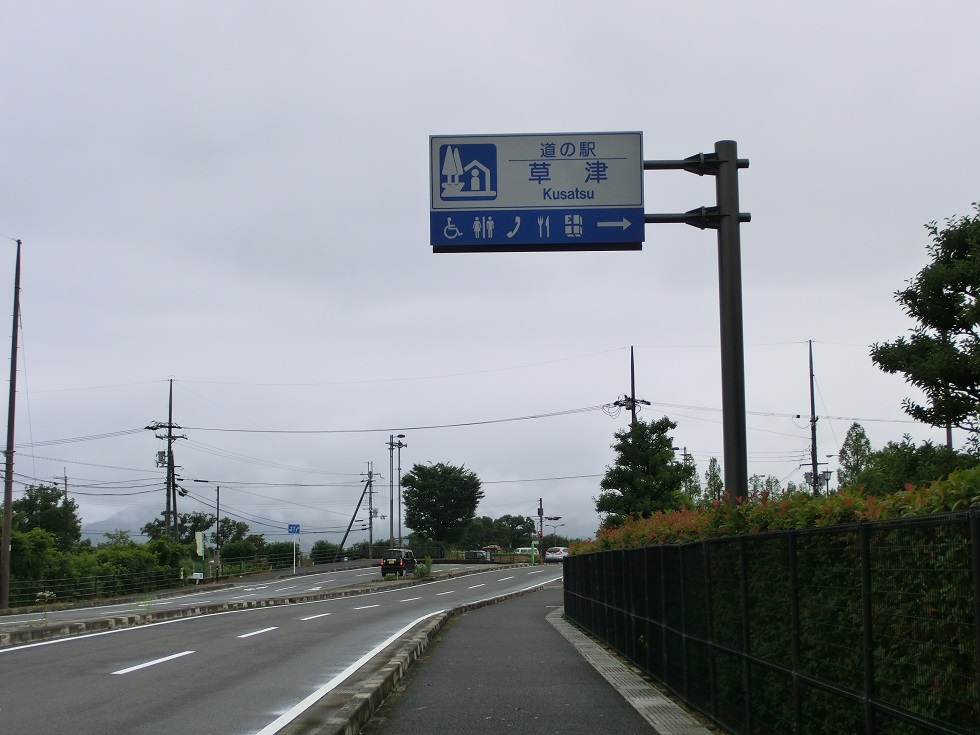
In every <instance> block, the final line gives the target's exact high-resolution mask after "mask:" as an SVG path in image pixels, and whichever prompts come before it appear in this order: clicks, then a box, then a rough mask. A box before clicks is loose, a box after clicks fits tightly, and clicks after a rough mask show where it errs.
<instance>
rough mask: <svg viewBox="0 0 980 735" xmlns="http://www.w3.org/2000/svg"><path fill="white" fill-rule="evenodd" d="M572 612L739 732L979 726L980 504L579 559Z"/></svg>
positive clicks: (571, 574) (948, 731)
mask: <svg viewBox="0 0 980 735" xmlns="http://www.w3.org/2000/svg"><path fill="white" fill-rule="evenodd" d="M564 598H565V615H566V616H567V617H568V618H569V619H571V620H572V621H573V622H575V623H576V624H578V625H579V626H581V627H582V628H583V629H585V630H586V631H588V632H589V633H591V634H592V635H594V636H595V637H597V638H599V639H600V640H602V641H604V642H605V643H606V644H607V645H609V646H610V647H611V648H613V649H615V650H616V651H618V652H619V653H620V654H622V655H623V656H625V657H626V658H627V659H628V660H630V661H631V662H633V663H634V664H635V665H637V666H638V667H639V668H641V669H642V670H643V671H645V672H646V673H647V674H649V675H650V676H651V677H653V678H654V679H656V680H658V681H660V682H662V683H663V684H665V685H666V686H667V687H668V688H670V689H671V690H672V691H673V692H675V693H676V694H677V695H678V696H679V697H681V698H682V699H684V700H685V701H686V702H687V703H688V704H690V705H691V706H692V707H694V708H695V709H697V710H699V711H701V712H702V713H704V714H705V715H707V716H709V717H711V718H712V719H713V720H715V721H716V722H717V723H719V724H720V725H722V726H723V727H725V728H726V729H728V730H729V731H731V732H732V733H735V734H736V735H756V734H760V733H761V734H765V735H769V734H772V735H777V734H779V735H783V734H785V733H796V734H798V735H802V733H807V734H810V733H819V734H823V733H828V734H830V733H834V734H837V733H840V734H841V735H854V734H855V733H866V734H867V735H875V734H876V733H890V734H891V733H897V734H899V735H903V734H904V733H919V734H925V733H942V734H944V735H976V734H977V733H978V732H980V729H978V723H980V682H978V680H980V507H977V506H974V507H973V508H972V509H971V510H969V511H965V512H960V513H954V514H947V515H942V516H926V517H920V518H910V519H902V520H896V521H877V522H871V523H867V522H866V523H860V524H856V525H849V526H835V527H828V528H819V529H806V530H798V531H787V532H778V533H766V534H754V535H745V536H738V537H730V538H724V539H711V540H706V541H701V542H696V543H690V544H684V545H675V546H655V547H648V548H642V549H624V550H618V551H603V552H598V553H593V554H583V555H578V556H573V557H569V558H568V559H566V560H565V594H564Z"/></svg>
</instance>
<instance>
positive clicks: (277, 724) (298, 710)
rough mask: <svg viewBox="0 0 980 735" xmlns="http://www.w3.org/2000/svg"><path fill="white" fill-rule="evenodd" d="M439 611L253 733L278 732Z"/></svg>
mask: <svg viewBox="0 0 980 735" xmlns="http://www.w3.org/2000/svg"><path fill="white" fill-rule="evenodd" d="M441 612H443V611H442V610H436V611H435V612H431V613H429V614H428V615H423V616H422V617H420V618H418V619H416V620H413V621H412V622H411V623H409V624H408V625H406V626H405V627H404V628H402V629H401V630H399V631H398V632H397V633H395V634H394V635H392V636H390V637H389V638H387V639H385V640H383V641H382V642H381V643H379V644H378V645H377V646H375V647H374V648H372V649H371V650H370V651H368V652H367V653H365V654H364V655H363V656H361V657H360V658H359V659H357V661H355V662H354V663H352V664H351V665H350V666H348V667H347V668H346V669H344V670H343V671H341V672H340V673H339V674H337V675H336V676H335V677H334V678H333V679H331V680H330V681H328V682H327V683H326V684H324V685H323V686H322V687H320V688H319V689H317V690H316V691H315V692H313V693H312V694H311V695H310V696H308V697H307V698H306V699H304V700H303V701H302V702H300V703H299V704H297V705H296V706H295V707H293V708H292V709H291V710H289V711H287V712H285V713H284V714H282V715H280V716H279V717H278V718H276V720H275V721H273V722H272V723H270V724H268V725H266V726H265V727H263V728H262V729H261V730H259V731H258V732H257V733H256V734H255V735H274V734H275V733H277V732H279V731H280V730H282V729H283V728H284V727H285V726H286V725H288V724H289V723H290V722H292V721H293V720H295V719H296V718H297V717H299V716H300V715H301V714H303V713H304V712H306V710H308V709H309V708H310V707H312V706H313V705H314V704H316V703H317V702H319V701H320V700H321V699H322V698H323V697H324V696H326V695H327V694H329V693H330V692H331V691H333V690H334V689H336V688H337V687H338V686H339V685H340V684H341V683H342V682H343V681H344V680H345V679H346V678H347V677H348V676H350V675H351V674H353V673H354V672H355V671H357V670H358V669H359V668H361V667H362V666H363V665H364V664H366V663H367V662H368V661H370V660H371V659H372V658H374V657H375V656H377V655H378V654H379V653H380V652H381V651H383V650H384V649H386V648H387V647H388V646H390V645H391V644H392V643H394V642H395V641H396V640H398V638H400V637H401V636H403V635H404V634H405V633H407V632H408V631H410V630H411V629H412V628H414V627H415V626H416V625H418V624H419V623H421V622H422V621H423V620H427V619H428V618H431V617H432V616H433V615H438V614H440V613H441Z"/></svg>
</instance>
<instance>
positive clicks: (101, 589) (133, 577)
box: [10, 569, 182, 607]
mask: <svg viewBox="0 0 980 735" xmlns="http://www.w3.org/2000/svg"><path fill="white" fill-rule="evenodd" d="M180 584H182V581H181V579H180V570H178V569H167V570H163V571H155V572H138V573H120V574H97V575H91V576H80V577H73V578H71V579H45V580H26V581H18V580H12V581H11V583H10V605H11V607H22V606H25V605H46V604H52V603H58V602H78V601H80V600H96V599H101V598H106V597H115V596H119V595H136V594H143V593H149V592H157V591H159V590H165V589H171V588H174V587H178V586H179V585H180Z"/></svg>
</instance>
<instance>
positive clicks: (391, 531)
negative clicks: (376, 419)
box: [388, 434, 408, 546]
mask: <svg viewBox="0 0 980 735" xmlns="http://www.w3.org/2000/svg"><path fill="white" fill-rule="evenodd" d="M404 438H405V435H404V434H398V439H399V441H398V444H397V445H396V444H395V435H394V434H389V435H388V539H389V543H391V544H394V543H395V447H396V446H398V448H399V449H398V466H399V472H401V456H402V455H401V447H402V446H406V447H407V446H408V445H407V444H404V445H403V444H402V443H401V440H402V439H404ZM401 486H402V480H401V478H400V477H399V478H398V492H399V498H398V513H399V519H398V527H399V529H400V528H401V517H400V515H401V507H402V503H401V497H400V494H401ZM399 546H400V544H399Z"/></svg>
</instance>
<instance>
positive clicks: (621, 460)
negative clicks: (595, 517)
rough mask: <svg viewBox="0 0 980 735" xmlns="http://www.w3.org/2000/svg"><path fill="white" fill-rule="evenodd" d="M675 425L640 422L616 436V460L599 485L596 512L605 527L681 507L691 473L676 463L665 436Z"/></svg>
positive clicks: (665, 421) (672, 444) (670, 442)
mask: <svg viewBox="0 0 980 735" xmlns="http://www.w3.org/2000/svg"><path fill="white" fill-rule="evenodd" d="M674 428H677V424H675V423H674V422H673V421H671V420H670V419H669V418H667V417H666V416H665V417H663V418H662V419H660V420H659V421H643V420H639V421H637V422H636V423H634V424H631V425H630V427H629V428H628V429H624V430H622V431H619V432H617V433H616V435H615V436H616V443H615V444H613V445H612V446H613V449H615V450H616V460H615V462H614V463H613V465H612V466H611V467H607V468H606V474H605V476H604V477H603V478H602V481H601V482H600V483H599V486H600V487H601V488H602V492H601V493H600V494H599V497H598V499H597V500H596V510H597V511H598V512H599V513H602V514H605V515H606V518H605V520H604V525H607V526H608V525H618V524H620V523H621V522H622V521H624V520H625V519H627V518H629V517H631V516H641V517H644V518H646V517H648V516H650V515H652V514H653V513H654V512H656V511H658V510H673V509H676V508H680V507H683V505H684V494H683V492H682V488H683V487H684V483H685V482H687V481H688V480H690V477H691V473H692V472H694V470H693V469H692V467H691V466H690V465H688V464H684V463H682V462H678V461H677V458H676V455H675V453H674V443H673V440H672V439H671V436H670V434H669V433H668V432H670V430H671V429H674Z"/></svg>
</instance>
